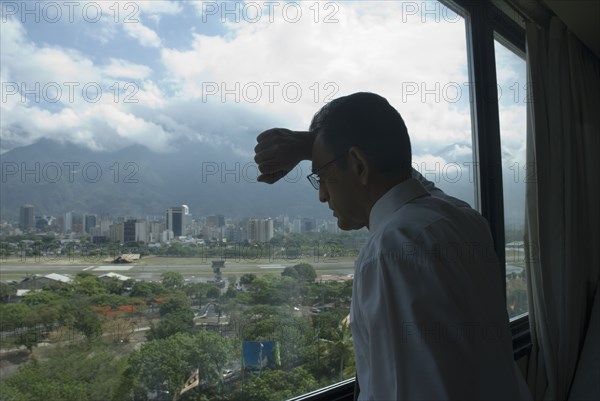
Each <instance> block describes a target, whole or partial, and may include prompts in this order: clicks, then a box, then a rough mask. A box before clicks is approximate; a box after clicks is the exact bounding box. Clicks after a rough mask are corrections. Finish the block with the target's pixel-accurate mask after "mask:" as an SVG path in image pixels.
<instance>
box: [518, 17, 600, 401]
mask: <svg viewBox="0 0 600 401" xmlns="http://www.w3.org/2000/svg"><path fill="white" fill-rule="evenodd" d="M527 65H528V79H529V88H530V103H528V117H529V118H528V130H527V131H528V132H527V167H528V174H527V182H526V213H525V220H526V221H525V244H526V268H527V275H528V287H529V288H528V289H529V291H528V294H529V295H528V296H529V305H530V322H531V330H532V338H533V341H534V347H533V351H532V354H531V355H530V365H529V369H528V371H530V372H535V376H534V375H533V374H528V384H529V386H530V389H531V391H532V395H533V397H534V399H536V400H566V399H568V397H569V393H570V391H571V387H572V383H573V380H574V376H575V372H576V370H578V369H581V367H579V368H578V364H579V363H580V360H582V358H581V353H582V349H583V345H584V342H585V341H586V333H587V332H588V326H589V325H590V318H591V313H592V305H593V300H594V296H595V295H596V292H597V291H598V277H599V274H600V257H599V255H600V252H599V249H598V248H599V245H600V214H599V207H600V206H599V205H600V196H599V187H600V178H599V174H600V162H599V161H600V61H599V60H598V58H596V57H595V56H594V55H593V54H592V53H591V52H590V51H589V50H588V49H587V48H586V47H585V46H583V45H582V44H581V43H580V42H579V40H578V39H577V38H575V37H574V36H573V34H572V33H570V32H569V31H568V30H567V29H566V27H565V26H564V25H563V23H562V22H561V21H560V20H559V19H558V18H556V17H554V18H552V20H551V21H550V26H549V29H542V28H539V27H538V26H537V25H536V24H534V23H529V24H527ZM593 359H595V360H596V361H598V360H600V355H598V358H593ZM599 396H600V395H599ZM599 399H600V397H599Z"/></svg>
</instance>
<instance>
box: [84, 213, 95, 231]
mask: <svg viewBox="0 0 600 401" xmlns="http://www.w3.org/2000/svg"><path fill="white" fill-rule="evenodd" d="M97 220H98V219H97V217H96V215H95V214H86V215H85V217H84V218H83V221H84V230H85V232H86V233H88V234H89V233H90V229H92V228H94V227H96V222H97Z"/></svg>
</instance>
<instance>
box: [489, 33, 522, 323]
mask: <svg viewBox="0 0 600 401" xmlns="http://www.w3.org/2000/svg"><path fill="white" fill-rule="evenodd" d="M494 47H495V52H496V75H497V81H498V99H499V100H498V111H499V117H500V142H501V147H502V179H503V182H502V184H503V187H504V230H505V242H506V248H505V257H506V302H507V305H506V307H507V308H508V313H509V316H510V317H511V318H513V317H516V316H519V315H521V314H523V313H526V312H527V311H528V301H527V281H526V280H527V277H526V274H525V252H524V247H523V238H524V224H525V183H526V180H527V178H528V175H527V173H528V170H527V165H526V162H525V160H526V159H525V157H526V153H525V150H526V148H525V146H526V130H527V103H526V102H527V101H528V98H527V84H526V71H525V59H524V56H520V55H518V54H516V53H515V52H513V51H512V50H510V49H508V48H507V47H506V46H504V45H503V44H501V43H500V42H499V41H497V40H496V41H494Z"/></svg>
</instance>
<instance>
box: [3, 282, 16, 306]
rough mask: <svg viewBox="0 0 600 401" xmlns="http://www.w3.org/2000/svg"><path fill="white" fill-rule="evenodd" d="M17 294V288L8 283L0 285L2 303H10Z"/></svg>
mask: <svg viewBox="0 0 600 401" xmlns="http://www.w3.org/2000/svg"><path fill="white" fill-rule="evenodd" d="M16 294H17V289H16V288H15V286H13V285H10V284H6V283H0V302H8V301H10V298H11V297H13V296H15V295H16Z"/></svg>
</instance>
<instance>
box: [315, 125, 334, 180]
mask: <svg viewBox="0 0 600 401" xmlns="http://www.w3.org/2000/svg"><path fill="white" fill-rule="evenodd" d="M332 155H333V153H332V152H331V151H330V150H329V148H328V147H327V145H326V144H325V141H324V140H323V136H322V135H321V134H318V135H317V136H316V137H315V141H314V142H313V149H312V169H313V171H315V170H318V169H319V167H321V166H322V165H323V164H324V163H326V162H327V161H328V160H329V159H330V158H331V157H332Z"/></svg>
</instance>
